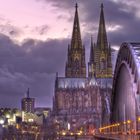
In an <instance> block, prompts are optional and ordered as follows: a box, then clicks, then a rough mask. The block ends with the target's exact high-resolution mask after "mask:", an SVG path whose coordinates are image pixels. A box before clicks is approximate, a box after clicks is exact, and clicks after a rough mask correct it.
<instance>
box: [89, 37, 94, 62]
mask: <svg viewBox="0 0 140 140" xmlns="http://www.w3.org/2000/svg"><path fill="white" fill-rule="evenodd" d="M89 61H90V62H94V48H93V38H92V36H91V47H90V60H89Z"/></svg>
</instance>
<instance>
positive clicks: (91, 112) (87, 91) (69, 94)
mask: <svg viewBox="0 0 140 140" xmlns="http://www.w3.org/2000/svg"><path fill="white" fill-rule="evenodd" d="M67 53H68V55H67V61H66V66H65V77H59V76H58V74H57V75H56V80H55V94H54V99H53V114H54V116H55V118H56V119H57V120H58V121H59V122H62V123H63V122H68V123H69V124H70V125H71V127H72V128H73V127H81V126H82V125H85V124H92V125H93V127H94V128H97V127H100V125H101V124H106V123H108V122H109V116H110V98H111V89H112V63H111V48H110V44H109V43H108V41H107V34H106V28H105V19H104V11H103V4H101V11H100V21H99V29H98V37H97V42H96V43H93V40H92V39H91V49H90V56H89V62H88V68H86V62H85V46H84V45H83V44H82V39H81V32H80V23H79V15H78V6H77V4H76V6H75V17H74V24H73V32H72V39H71V42H70V44H69V45H68V52H67ZM87 69H88V73H87Z"/></svg>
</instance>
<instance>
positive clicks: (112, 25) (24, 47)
mask: <svg viewBox="0 0 140 140" xmlns="http://www.w3.org/2000/svg"><path fill="white" fill-rule="evenodd" d="M75 2H76V1H75V0H1V4H0V107H18V108H19V107H20V102H21V98H23V97H24V96H25V93H26V91H27V88H28V87H29V88H30V95H31V96H32V97H34V98H36V106H52V96H53V94H54V80H55V73H56V72H58V73H59V76H64V70H65V62H66V55H67V46H68V44H69V43H70V38H71V34H72V26H73V18H74V12H75V7H74V6H75ZM102 2H103V3H104V14H105V20H106V28H107V35H108V41H109V42H110V43H111V47H112V49H115V50H118V48H119V46H120V45H121V43H122V42H125V41H130V42H136V41H137V42H138V41H140V0H129V1H128V0H77V3H78V7H79V8H78V11H79V19H80V26H81V34H82V40H83V44H84V45H85V48H86V61H88V59H89V48H90V38H91V35H92V36H93V41H94V42H96V36H97V32H98V25H99V14H100V4H101V3H102Z"/></svg>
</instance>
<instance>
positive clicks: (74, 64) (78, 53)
mask: <svg viewBox="0 0 140 140" xmlns="http://www.w3.org/2000/svg"><path fill="white" fill-rule="evenodd" d="M75 8H76V10H75V17H74V24H73V32H72V39H71V44H70V45H68V58H67V62H66V68H65V76H66V77H67V78H83V77H86V64H85V48H84V46H83V45H82V40H81V32H80V24H79V17H78V5H77V4H76V6H75Z"/></svg>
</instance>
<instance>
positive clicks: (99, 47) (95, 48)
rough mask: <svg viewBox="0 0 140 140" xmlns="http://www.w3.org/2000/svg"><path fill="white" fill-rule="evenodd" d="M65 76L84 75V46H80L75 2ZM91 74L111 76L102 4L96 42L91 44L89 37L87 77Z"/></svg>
mask: <svg viewBox="0 0 140 140" xmlns="http://www.w3.org/2000/svg"><path fill="white" fill-rule="evenodd" d="M65 76H66V77H67V78H82V77H86V64H85V48H84V46H82V40H81V32H80V24H79V17H78V5H77V4H76V6H75V17H74V24H73V32H72V39H71V44H70V45H69V47H68V58H67V63H66V69H65ZM93 76H96V77H97V78H106V77H110V78H112V65H111V49H110V46H109V45H108V41H107V34H106V28H105V19H104V11H103V4H101V12H100V21H99V29H98V37H97V43H96V44H93V40H92V38H91V50H90V60H89V63H88V77H93Z"/></svg>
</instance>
